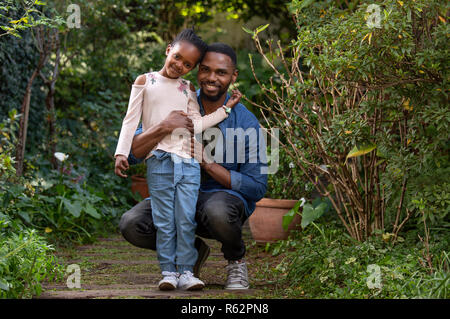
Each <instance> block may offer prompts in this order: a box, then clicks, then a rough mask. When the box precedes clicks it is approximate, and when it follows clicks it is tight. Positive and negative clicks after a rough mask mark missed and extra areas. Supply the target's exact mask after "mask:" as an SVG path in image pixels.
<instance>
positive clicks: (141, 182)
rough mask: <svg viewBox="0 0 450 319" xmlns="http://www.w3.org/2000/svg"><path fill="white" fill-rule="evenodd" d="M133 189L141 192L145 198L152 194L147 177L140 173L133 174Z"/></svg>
mask: <svg viewBox="0 0 450 319" xmlns="http://www.w3.org/2000/svg"><path fill="white" fill-rule="evenodd" d="M131 191H132V192H133V193H139V194H140V195H141V196H142V198H144V199H145V198H147V197H149V196H150V194H149V193H148V185H147V180H146V178H145V177H142V176H139V175H133V176H131Z"/></svg>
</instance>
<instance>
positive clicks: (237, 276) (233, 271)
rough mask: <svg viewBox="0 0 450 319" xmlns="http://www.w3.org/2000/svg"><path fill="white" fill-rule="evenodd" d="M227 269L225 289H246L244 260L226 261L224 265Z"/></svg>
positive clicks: (246, 274) (246, 277)
mask: <svg viewBox="0 0 450 319" xmlns="http://www.w3.org/2000/svg"><path fill="white" fill-rule="evenodd" d="M226 268H227V271H228V278H227V283H226V284H225V289H248V288H249V283H248V273H247V264H246V263H245V261H244V260H241V261H238V260H236V261H231V260H229V261H228V265H227V266H226Z"/></svg>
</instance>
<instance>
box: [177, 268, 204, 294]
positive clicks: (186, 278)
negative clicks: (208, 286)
mask: <svg viewBox="0 0 450 319" xmlns="http://www.w3.org/2000/svg"><path fill="white" fill-rule="evenodd" d="M204 287H205V283H204V282H203V281H201V280H200V279H198V278H196V277H194V274H193V273H191V272H190V271H188V270H186V271H185V272H184V273H182V274H181V275H180V278H179V279H178V288H179V289H182V290H202V289H203V288H204Z"/></svg>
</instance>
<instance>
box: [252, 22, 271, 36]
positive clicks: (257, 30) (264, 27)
mask: <svg viewBox="0 0 450 319" xmlns="http://www.w3.org/2000/svg"><path fill="white" fill-rule="evenodd" d="M269 25H270V24H269V23H268V24H266V25H263V26H259V27H258V28H256V31H255V35H256V34H258V33H260V32H262V31H264V30H265V29H267V27H268V26H269Z"/></svg>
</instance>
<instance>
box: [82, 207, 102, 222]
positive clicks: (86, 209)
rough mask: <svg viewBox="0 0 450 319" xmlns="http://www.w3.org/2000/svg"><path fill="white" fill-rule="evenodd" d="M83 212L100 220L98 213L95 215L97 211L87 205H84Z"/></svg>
mask: <svg viewBox="0 0 450 319" xmlns="http://www.w3.org/2000/svg"><path fill="white" fill-rule="evenodd" d="M84 211H85V212H86V213H88V214H89V215H91V216H92V217H94V218H96V219H100V217H101V216H100V215H99V213H97V210H96V209H95V208H94V207H93V206H92V205H91V204H89V203H86V206H85V207H84Z"/></svg>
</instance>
